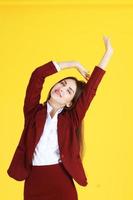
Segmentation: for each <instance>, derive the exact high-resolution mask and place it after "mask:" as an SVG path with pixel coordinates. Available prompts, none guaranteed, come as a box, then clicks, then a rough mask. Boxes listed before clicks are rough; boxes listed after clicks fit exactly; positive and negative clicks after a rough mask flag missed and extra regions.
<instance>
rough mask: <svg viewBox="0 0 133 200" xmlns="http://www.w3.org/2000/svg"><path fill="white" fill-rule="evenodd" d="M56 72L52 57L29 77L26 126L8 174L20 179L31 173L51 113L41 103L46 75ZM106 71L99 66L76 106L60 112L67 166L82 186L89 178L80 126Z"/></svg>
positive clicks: (61, 144)
mask: <svg viewBox="0 0 133 200" xmlns="http://www.w3.org/2000/svg"><path fill="white" fill-rule="evenodd" d="M56 72H57V69H56V68H55V66H54V64H53V62H52V61H50V62H48V63H45V64H44V65H42V66H39V67H37V68H36V69H35V70H34V71H33V72H32V75H31V78H30V80H29V83H28V86H27V89H26V95H25V100H24V107H23V111H24V117H25V120H24V129H23V132H22V134H21V137H20V140H19V143H18V145H17V148H16V150H15V153H14V155H13V158H12V160H11V163H10V166H9V168H8V170H7V173H8V175H9V176H10V177H12V178H14V179H16V180H18V181H22V180H25V179H26V178H27V177H28V176H29V174H30V170H31V165H32V157H33V153H34V150H35V147H36V145H37V143H38V142H39V139H40V137H41V135H42V133H43V128H44V125H45V121H46V116H47V106H46V104H44V105H43V104H42V103H40V97H41V91H42V88H43V84H44V83H45V79H46V78H47V77H48V76H50V75H53V74H55V73H56ZM104 74H105V70H103V69H102V68H100V67H98V66H95V68H94V70H93V71H92V73H91V76H90V78H89V80H88V81H87V83H86V85H85V87H84V90H83V92H82V94H81V95H80V97H79V98H78V100H77V102H76V104H75V106H74V107H73V109H71V110H65V109H63V111H62V112H61V113H59V115H58V123H57V129H58V131H57V133H58V144H59V150H60V156H61V160H62V162H63V165H64V167H65V169H66V170H67V171H68V172H69V174H71V176H72V177H73V178H74V180H75V181H76V182H77V183H78V184H80V185H81V186H86V185H87V184H88V181H87V177H86V173H85V170H84V166H83V163H82V160H81V158H80V148H79V147H80V146H79V141H78V137H77V129H78V127H79V125H80V124H81V121H82V119H83V118H84V116H85V114H86V112H87V110H88V108H89V106H90V104H91V102H92V100H93V98H94V97H95V95H96V91H97V88H98V86H99V84H100V82H101V80H102V78H103V75H104ZM44 85H45V84H44Z"/></svg>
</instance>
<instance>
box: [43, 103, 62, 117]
mask: <svg viewBox="0 0 133 200" xmlns="http://www.w3.org/2000/svg"><path fill="white" fill-rule="evenodd" d="M51 110H52V106H51V105H50V103H49V102H48V101H47V112H48V113H50V111H51ZM62 110H63V108H59V109H58V110H57V111H56V114H58V113H60V112H61V111H62Z"/></svg>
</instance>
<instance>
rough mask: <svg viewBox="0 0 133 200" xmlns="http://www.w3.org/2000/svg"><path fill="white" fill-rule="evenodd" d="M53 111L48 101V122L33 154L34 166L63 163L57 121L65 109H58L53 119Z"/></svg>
mask: <svg viewBox="0 0 133 200" xmlns="http://www.w3.org/2000/svg"><path fill="white" fill-rule="evenodd" d="M53 63H54V65H55V67H56V69H57V70H58V71H59V70H60V66H59V65H58V64H57V63H56V62H55V61H53ZM51 110H52V106H51V105H50V104H49V102H48V101H47V116H46V121H45V125H44V129H43V133H42V135H41V137H40V140H39V142H38V144H37V145H36V147H35V151H34V153H33V158H32V165H51V164H56V163H59V162H62V161H61V159H60V151H59V146H58V133H57V122H58V121H57V120H58V114H59V113H60V112H61V111H62V110H63V108H60V109H58V110H57V111H56V113H55V115H54V116H53V117H52V118H51V116H50V111H51Z"/></svg>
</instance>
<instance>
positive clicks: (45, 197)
mask: <svg viewBox="0 0 133 200" xmlns="http://www.w3.org/2000/svg"><path fill="white" fill-rule="evenodd" d="M24 200H78V194H77V190H76V187H75V185H74V181H73V179H72V177H71V176H70V175H69V174H68V172H67V171H66V169H65V168H64V166H63V164H62V163H57V164H52V165H43V166H34V165H33V166H32V170H31V173H30V176H29V177H28V178H27V179H26V180H25V181H24Z"/></svg>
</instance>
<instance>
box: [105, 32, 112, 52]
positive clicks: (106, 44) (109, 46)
mask: <svg viewBox="0 0 133 200" xmlns="http://www.w3.org/2000/svg"><path fill="white" fill-rule="evenodd" d="M103 40H104V44H105V49H106V51H108V52H110V53H113V48H112V46H111V43H110V38H108V37H107V36H103Z"/></svg>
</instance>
